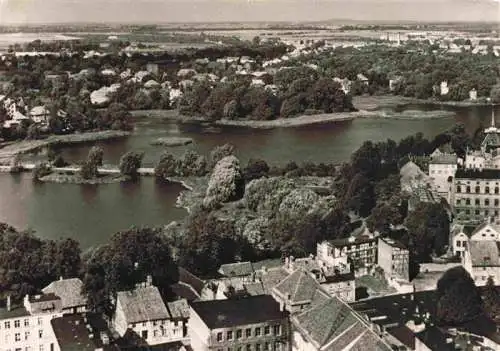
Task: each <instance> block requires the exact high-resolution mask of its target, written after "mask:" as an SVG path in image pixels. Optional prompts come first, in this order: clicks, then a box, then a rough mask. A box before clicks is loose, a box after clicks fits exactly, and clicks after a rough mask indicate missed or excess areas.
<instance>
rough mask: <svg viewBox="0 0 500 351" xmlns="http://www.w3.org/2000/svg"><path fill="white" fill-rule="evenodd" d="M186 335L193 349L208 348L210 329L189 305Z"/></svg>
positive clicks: (201, 349) (203, 349) (203, 350)
mask: <svg viewBox="0 0 500 351" xmlns="http://www.w3.org/2000/svg"><path fill="white" fill-rule="evenodd" d="M188 336H189V337H190V339H191V347H192V349H193V350H196V351H198V350H199V351H206V350H208V345H209V342H210V330H209V329H208V327H207V326H206V325H205V323H204V322H203V321H202V320H201V318H200V316H199V315H198V314H197V313H196V312H195V311H194V310H193V309H192V308H191V307H190V308H189V324H188Z"/></svg>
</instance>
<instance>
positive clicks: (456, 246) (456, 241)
mask: <svg viewBox="0 0 500 351" xmlns="http://www.w3.org/2000/svg"><path fill="white" fill-rule="evenodd" d="M450 243H451V252H452V254H453V255H455V256H458V257H464V255H465V251H466V250H467V247H468V244H469V236H468V235H467V234H466V233H465V231H464V225H463V224H458V223H455V224H454V225H453V226H452V227H451V230H450Z"/></svg>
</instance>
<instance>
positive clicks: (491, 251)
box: [462, 240, 500, 286]
mask: <svg viewBox="0 0 500 351" xmlns="http://www.w3.org/2000/svg"><path fill="white" fill-rule="evenodd" d="M499 246H500V243H499V242H498V241H495V240H481V241H472V240H471V241H470V242H469V245H468V247H467V250H466V251H465V254H464V257H463V259H462V264H463V266H464V267H465V269H466V270H467V271H468V272H469V274H470V275H471V277H472V278H473V279H474V283H475V284H476V286H483V285H486V282H487V280H488V278H489V277H492V278H493V280H494V281H495V282H498V281H500V248H499Z"/></svg>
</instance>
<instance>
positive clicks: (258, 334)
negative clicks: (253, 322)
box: [255, 328, 260, 336]
mask: <svg viewBox="0 0 500 351" xmlns="http://www.w3.org/2000/svg"><path fill="white" fill-rule="evenodd" d="M255 336H260V328H255Z"/></svg>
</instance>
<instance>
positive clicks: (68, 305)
mask: <svg viewBox="0 0 500 351" xmlns="http://www.w3.org/2000/svg"><path fill="white" fill-rule="evenodd" d="M82 287H83V283H82V281H81V280H80V279H79V278H72V279H62V278H61V279H60V280H56V281H53V282H52V283H50V284H49V285H47V286H46V287H45V288H43V289H42V291H43V293H44V294H54V295H56V296H58V297H60V299H61V307H62V311H63V313H64V314H68V313H81V312H85V311H86V310H87V299H86V297H85V296H84V295H83V294H82Z"/></svg>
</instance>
